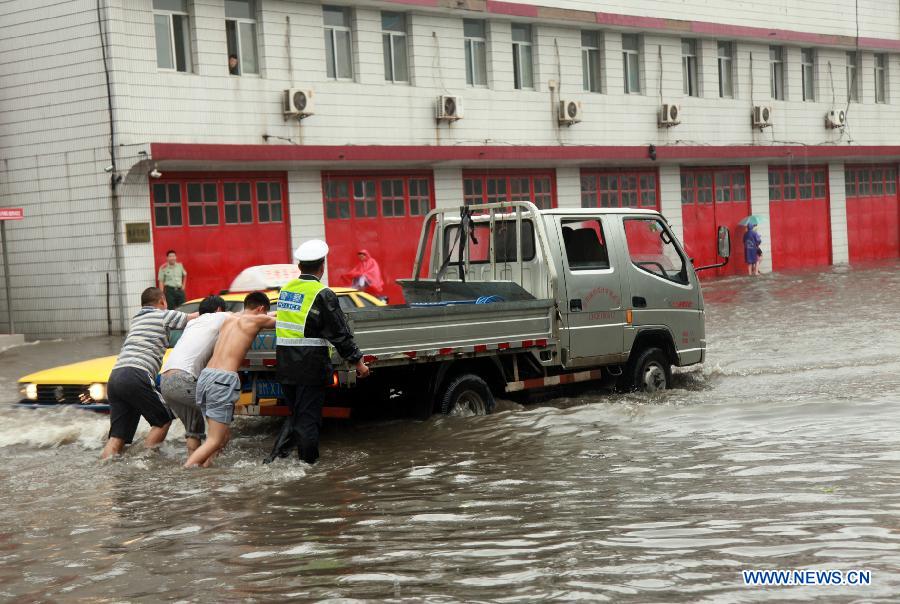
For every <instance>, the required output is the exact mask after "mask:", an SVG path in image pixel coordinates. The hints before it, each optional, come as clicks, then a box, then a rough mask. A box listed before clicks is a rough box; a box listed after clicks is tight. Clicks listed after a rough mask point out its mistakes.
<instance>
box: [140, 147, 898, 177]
mask: <svg viewBox="0 0 900 604" xmlns="http://www.w3.org/2000/svg"><path fill="white" fill-rule="evenodd" d="M150 150H151V154H152V157H153V159H154V160H156V161H222V162H250V163H266V162H335V163H336V164H337V165H331V166H330V167H329V171H334V170H340V169H341V168H340V163H341V162H380V163H391V162H417V163H422V162H448V161H450V162H452V161H455V162H471V163H478V162H483V161H503V162H509V163H519V164H521V163H527V162H534V161H548V160H549V161H584V162H590V161H616V162H620V163H621V162H641V163H644V162H646V163H647V164H648V165H652V162H651V161H650V159H649V158H648V156H647V145H640V146H589V145H581V146H574V145H573V146H551V145H544V146H527V145H526V146H502V147H501V146H452V147H451V146H447V147H440V146H432V145H396V146H388V145H200V144H187V143H151V145H150ZM656 156H657V159H658V161H665V160H697V159H701V160H728V159H775V160H778V159H790V160H798V159H805V158H829V157H833V158H851V157H886V156H896V157H900V145H883V146H872V145H858V146H848V145H808V146H806V145H727V146H715V145H691V146H688V145H677V146H676V145H672V146H666V145H657V147H656Z"/></svg>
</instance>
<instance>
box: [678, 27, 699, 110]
mask: <svg viewBox="0 0 900 604" xmlns="http://www.w3.org/2000/svg"><path fill="white" fill-rule="evenodd" d="M681 76H682V80H683V88H684V94H685V96H700V83H699V82H698V80H697V40H682V41H681Z"/></svg>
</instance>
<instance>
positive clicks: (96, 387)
mask: <svg viewBox="0 0 900 604" xmlns="http://www.w3.org/2000/svg"><path fill="white" fill-rule="evenodd" d="M88 394H89V395H91V398H92V399H94V400H95V401H102V400H105V399H106V384H101V383H99V382H98V383H96V384H91V385H90V386H88Z"/></svg>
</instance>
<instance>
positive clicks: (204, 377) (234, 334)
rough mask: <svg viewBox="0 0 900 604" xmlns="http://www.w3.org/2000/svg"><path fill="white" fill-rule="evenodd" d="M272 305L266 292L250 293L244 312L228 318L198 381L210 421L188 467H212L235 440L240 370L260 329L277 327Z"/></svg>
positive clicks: (199, 398)
mask: <svg viewBox="0 0 900 604" xmlns="http://www.w3.org/2000/svg"><path fill="white" fill-rule="evenodd" d="M269 305H270V304H269V298H268V297H267V296H266V295H265V294H264V293H262V292H253V293H251V294H248V295H247V297H246V298H244V312H242V313H240V314H236V315H232V316H230V317H228V318H226V319H225V322H224V323H223V324H222V327H221V329H220V330H219V339H218V340H217V341H216V347H215V348H214V349H213V354H212V357H211V358H210V359H209V363H208V364H207V365H206V369H204V370H203V371H202V372H200V378H199V379H198V380H197V405H198V406H199V407H200V411H201V412H202V413H203V415H204V416H205V417H206V422H207V438H206V442H205V443H203V444H202V445H201V446H200V447H199V448H198V449H197V450H196V451H194V452H193V453H191V455H190V457H188V460H187V463H185V464H184V467H186V468H191V467H195V466H204V467H206V466H208V465H209V462H210V460H211V459H212V458H213V456H214V455H215V454H216V453H217V452H218V451H219V450H221V449H222V447H224V446H225V444H226V443H227V442H228V439H229V438H231V421H232V419H233V418H234V404H235V403H236V402H237V400H238V398H240V396H241V378H240V377H239V376H238V374H237V370H238V367H240V366H241V363H242V362H243V360H244V355H246V354H247V350H248V349H249V348H250V344H252V343H253V339H254V338H256V334H258V333H259V330H261V329H268V328H272V327H275V317H271V316H269V315H268V314H267V313H268V312H269Z"/></svg>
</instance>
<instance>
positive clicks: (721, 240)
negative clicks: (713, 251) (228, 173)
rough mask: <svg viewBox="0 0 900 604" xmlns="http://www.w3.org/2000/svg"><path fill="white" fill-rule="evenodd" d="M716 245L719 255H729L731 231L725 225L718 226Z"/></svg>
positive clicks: (722, 256)
mask: <svg viewBox="0 0 900 604" xmlns="http://www.w3.org/2000/svg"><path fill="white" fill-rule="evenodd" d="M718 247H719V257H721V258H729V257H730V256H731V232H730V231H729V230H728V227H726V226H720V227H719V237H718Z"/></svg>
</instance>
